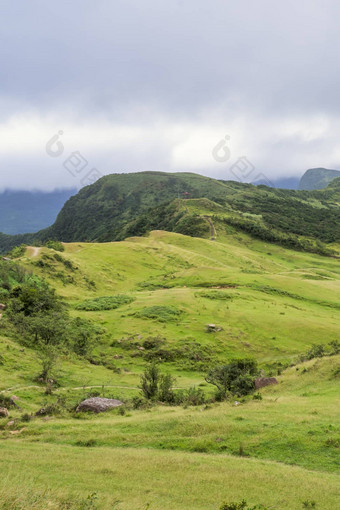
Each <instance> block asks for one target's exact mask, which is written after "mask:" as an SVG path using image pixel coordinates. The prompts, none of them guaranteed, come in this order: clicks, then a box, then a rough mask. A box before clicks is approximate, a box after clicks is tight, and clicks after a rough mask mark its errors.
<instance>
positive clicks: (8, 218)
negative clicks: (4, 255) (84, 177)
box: [0, 189, 77, 235]
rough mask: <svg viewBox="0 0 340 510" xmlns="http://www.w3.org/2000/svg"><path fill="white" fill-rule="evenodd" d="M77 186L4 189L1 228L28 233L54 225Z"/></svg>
mask: <svg viewBox="0 0 340 510" xmlns="http://www.w3.org/2000/svg"><path fill="white" fill-rule="evenodd" d="M76 193H77V190H76V189H64V190H55V191H52V192H43V191H35V192H34V191H33V192H31V191H15V190H5V191H3V192H2V193H0V232H3V233H4V234H12V235H14V234H25V233H27V232H36V231H37V230H41V229H43V228H46V227H48V226H49V225H51V224H52V223H53V222H54V221H55V219H56V217H57V215H58V213H59V211H60V209H61V208H62V207H63V205H64V204H65V202H66V201H67V200H68V199H69V198H70V197H71V196H72V195H74V194H76Z"/></svg>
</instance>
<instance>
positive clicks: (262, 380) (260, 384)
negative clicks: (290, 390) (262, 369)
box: [254, 377, 279, 390]
mask: <svg viewBox="0 0 340 510" xmlns="http://www.w3.org/2000/svg"><path fill="white" fill-rule="evenodd" d="M254 383H255V388H256V389H257V390H259V389H260V388H264V387H265V386H270V385H271V384H279V383H278V382H277V379H276V378H275V377H258V378H257V379H255V381H254Z"/></svg>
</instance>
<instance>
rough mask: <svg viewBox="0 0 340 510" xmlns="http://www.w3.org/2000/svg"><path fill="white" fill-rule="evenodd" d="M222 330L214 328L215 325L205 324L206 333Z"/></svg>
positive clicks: (218, 327)
mask: <svg viewBox="0 0 340 510" xmlns="http://www.w3.org/2000/svg"><path fill="white" fill-rule="evenodd" d="M222 329H223V328H221V326H216V324H207V325H206V326H205V330H206V332H207V333H216V332H217V331H222Z"/></svg>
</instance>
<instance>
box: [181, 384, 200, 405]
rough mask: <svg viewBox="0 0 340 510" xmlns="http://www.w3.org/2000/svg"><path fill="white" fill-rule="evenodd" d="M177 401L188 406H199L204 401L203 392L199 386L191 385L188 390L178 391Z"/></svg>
mask: <svg viewBox="0 0 340 510" xmlns="http://www.w3.org/2000/svg"><path fill="white" fill-rule="evenodd" d="M176 396H177V399H176V400H177V402H178V403H181V404H184V405H188V406H200V405H202V404H204V403H205V394H204V391H203V390H202V389H201V388H196V387H195V386H192V387H191V388H189V389H188V390H184V391H182V392H179V393H178V394H177V395H176Z"/></svg>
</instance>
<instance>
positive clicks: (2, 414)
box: [0, 407, 8, 418]
mask: <svg viewBox="0 0 340 510" xmlns="http://www.w3.org/2000/svg"><path fill="white" fill-rule="evenodd" d="M0 418H8V409H6V407H0Z"/></svg>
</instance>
